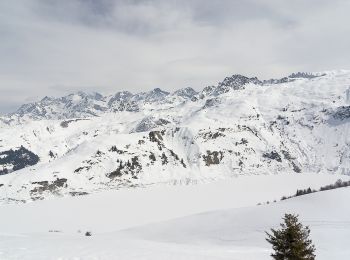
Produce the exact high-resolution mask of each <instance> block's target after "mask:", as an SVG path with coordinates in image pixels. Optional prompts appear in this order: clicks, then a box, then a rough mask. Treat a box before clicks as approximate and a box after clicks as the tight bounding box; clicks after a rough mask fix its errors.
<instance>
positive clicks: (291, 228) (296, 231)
mask: <svg viewBox="0 0 350 260" xmlns="http://www.w3.org/2000/svg"><path fill="white" fill-rule="evenodd" d="M283 220H284V223H282V224H280V226H281V229H279V230H275V229H271V234H269V233H267V232H266V234H267V238H266V240H267V242H269V243H270V244H271V245H272V249H273V250H274V253H272V254H271V256H272V258H273V259H275V260H315V254H314V253H315V246H314V245H313V244H312V241H311V239H310V238H309V235H310V229H309V227H307V226H306V227H304V226H303V225H302V224H301V223H300V222H299V220H298V216H297V215H293V214H285V216H284V218H283Z"/></svg>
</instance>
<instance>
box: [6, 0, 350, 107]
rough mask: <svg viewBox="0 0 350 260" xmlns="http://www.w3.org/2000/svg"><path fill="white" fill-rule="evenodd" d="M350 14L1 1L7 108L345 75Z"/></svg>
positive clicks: (107, 1) (193, 1)
mask: <svg viewBox="0 0 350 260" xmlns="http://www.w3.org/2000/svg"><path fill="white" fill-rule="evenodd" d="M348 10H350V2H349V1H346V0H333V1H330V0H308V1H305V0H293V1H281V0H265V1H261V0H217V1H215V0H214V1H209V0H187V1H181V0H169V1H162V0H138V1H136V0H120V1H118V0H101V1H94V0H60V1H54V0H28V1H17V0H14V1H1V2H0V35H1V41H0V56H1V60H0V91H1V93H2V95H0V110H2V111H5V110H6V109H5V108H4V107H13V106H12V105H11V104H20V103H22V102H26V97H31V96H33V97H43V96H46V95H56V96H57V95H62V94H66V93H68V92H73V91H77V90H89V91H92V90H95V91H97V92H102V93H113V92H116V91H119V90H122V89H127V90H131V91H134V92H137V91H143V90H147V89H151V88H153V87H161V88H163V89H165V90H174V89H176V88H180V87H184V86H191V87H194V88H196V89H200V88H203V87H204V86H206V85H208V84H215V83H216V82H218V81H220V80H221V79H222V78H223V77H225V76H227V75H230V74H233V73H242V74H247V75H249V76H259V77H260V78H270V77H279V76H284V75H286V74H289V73H291V72H294V71H296V70H298V71H299V70H303V71H315V70H325V69H327V70H328V69H339V68H347V67H349V65H350V52H349V51H348V46H349V44H350V36H349V35H350V28H349V26H348V24H350V18H349V16H348ZM94 88H96V89H94ZM10 89H11V91H10Z"/></svg>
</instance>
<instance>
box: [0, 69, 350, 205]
mask: <svg viewBox="0 0 350 260" xmlns="http://www.w3.org/2000/svg"><path fill="white" fill-rule="evenodd" d="M349 86H350V72H349V71H329V72H324V73H315V74H307V73H296V74H292V75H291V76H289V77H286V78H283V79H280V80H269V81H261V80H259V79H257V78H254V77H253V78H248V77H245V76H242V75H233V76H232V77H228V78H225V79H224V80H223V81H222V82H221V83H218V85H216V86H209V87H206V88H204V89H203V90H202V91H201V92H196V91H194V90H193V89H191V88H184V89H181V90H177V91H175V92H174V93H168V92H166V91H162V90H161V89H154V90H152V91H150V92H144V93H138V94H132V93H130V92H127V91H124V92H119V93H117V94H115V95H111V96H102V95H100V94H97V93H92V94H87V93H83V92H78V93H75V94H71V95H68V96H65V97H62V98H48V97H46V98H44V99H42V100H41V101H40V102H36V103H32V104H27V105H23V106H22V107H21V108H20V109H19V110H18V111H17V112H15V113H13V114H11V115H8V116H6V117H2V118H0V129H1V134H0V158H1V159H0V162H3V163H1V164H0V171H1V172H2V173H8V174H6V175H3V176H0V197H1V198H2V200H4V201H8V200H37V199H43V198H46V197H49V196H57V195H65V194H67V195H82V194H86V193H90V192H94V191H98V190H104V189H110V188H118V187H134V186H145V185H150V184H154V183H174V184H176V183H185V184H188V183H197V182H206V181H211V180H215V179H220V178H228V177H232V176H239V175H247V174H268V173H279V172H296V173H299V172H329V173H340V174H348V175H349V174H350V170H349V169H350V160H349V158H350V135H349V121H350V112H349V111H350V104H349V100H348V98H347V94H346V93H347V90H348V88H349ZM19 147H23V149H26V151H28V154H29V153H32V154H34V155H35V156H38V160H37V161H36V160H34V161H35V163H33V160H23V163H22V164H21V168H22V169H19V168H16V169H14V167H13V165H12V164H9V163H8V162H7V161H6V160H5V159H4V158H5V157H4V154H6V153H8V152H9V151H11V150H13V151H16V150H18V148H19ZM24 159H25V158H24ZM27 159H28V158H27ZM28 161H29V162H30V163H28ZM33 164H35V165H33ZM22 166H23V167H24V168H23V167H22ZM26 166H28V167H26ZM17 169H18V170H17ZM15 170H17V171H15ZM11 171H14V172H11Z"/></svg>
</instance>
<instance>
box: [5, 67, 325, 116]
mask: <svg viewBox="0 0 350 260" xmlns="http://www.w3.org/2000/svg"><path fill="white" fill-rule="evenodd" d="M324 75H326V74H325V73H305V72H297V73H293V74H291V75H290V76H288V77H284V78H281V79H270V80H264V81H261V80H259V79H258V78H257V77H246V76H243V75H240V74H234V75H232V76H230V77H226V78H225V79H224V80H223V81H221V82H219V83H218V84H217V85H216V86H208V87H205V88H204V89H203V90H202V91H200V92H197V91H195V90H194V89H193V88H191V87H186V88H183V89H179V90H176V91H174V92H173V93H170V92H167V91H164V90H162V89H160V88H154V89H153V90H150V91H148V92H141V93H136V94H133V93H131V92H129V91H120V92H117V93H116V94H114V95H109V96H103V95H102V94H100V93H97V92H91V93H87V92H83V91H78V92H75V93H72V94H69V95H67V96H63V97H59V98H54V97H47V96H46V97H44V98H43V99H42V100H40V101H38V102H33V103H29V104H24V105H22V106H21V107H20V108H19V109H18V110H17V111H15V112H14V113H11V114H9V116H12V117H18V118H30V119H37V120H39V119H64V118H66V119H68V118H81V117H82V118H86V117H91V116H100V115H101V114H103V113H106V112H117V111H128V112H138V111H140V109H143V107H144V106H145V105H146V104H148V105H152V104H165V103H167V104H173V105H174V106H176V105H178V104H181V103H183V102H186V101H193V102H195V101H197V100H198V99H205V98H209V97H217V96H220V95H222V94H224V93H227V92H229V91H235V90H241V89H244V88H245V86H246V85H247V84H253V85H257V86H261V85H265V84H280V83H286V82H291V81H294V80H298V79H306V80H308V79H313V78H315V77H320V76H324Z"/></svg>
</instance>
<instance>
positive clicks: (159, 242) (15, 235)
mask: <svg viewBox="0 0 350 260" xmlns="http://www.w3.org/2000/svg"><path fill="white" fill-rule="evenodd" d="M339 178H343V179H344V180H348V179H349V178H346V176H339V175H327V174H291V175H286V174H279V175H265V176H245V177H239V178H235V179H231V180H225V181H223V180H222V181H217V182H213V183H209V184H200V185H192V186H155V187H151V188H147V189H134V190H117V191H108V192H107V191H106V192H103V193H98V194H93V195H88V196H82V197H74V198H59V199H51V200H46V201H38V202H33V203H28V204H22V205H2V206H0V216H1V222H0V259H35V260H37V259H152V260H153V259H240V260H242V259H259V260H260V259H262V260H263V259H271V258H270V257H269V254H270V246H269V244H267V242H265V233H264V232H265V231H268V230H269V229H270V228H271V227H277V226H278V224H279V223H280V222H281V217H282V216H283V214H284V213H298V214H299V215H300V219H301V221H302V222H303V223H304V224H306V225H309V226H310V228H311V237H312V239H313V241H314V243H315V245H316V248H317V251H316V254H317V259H318V260H322V259H324V260H325V259H331V258H332V259H337V260H338V259H344V260H345V259H350V249H349V247H348V244H349V242H350V240H349V237H350V208H349V206H348V205H349V203H348V202H349V199H350V188H340V189H336V190H331V191H324V192H318V193H313V194H310V195H305V196H301V197H297V198H293V199H289V200H285V201H279V199H280V198H281V197H282V196H283V195H292V194H294V193H295V191H296V189H301V188H303V189H304V188H308V187H311V188H315V189H317V188H319V187H320V186H323V185H326V184H331V183H334V182H335V181H336V180H337V179H339ZM273 200H277V202H276V203H270V204H267V205H260V206H257V203H259V202H266V201H270V202H271V201H273ZM203 212H204V213H203ZM50 230H51V231H59V232H49V231H50ZM78 230H80V231H81V232H80V233H79V232H78ZM86 231H91V232H92V236H91V237H86V236H84V233H85V232H86Z"/></svg>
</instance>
